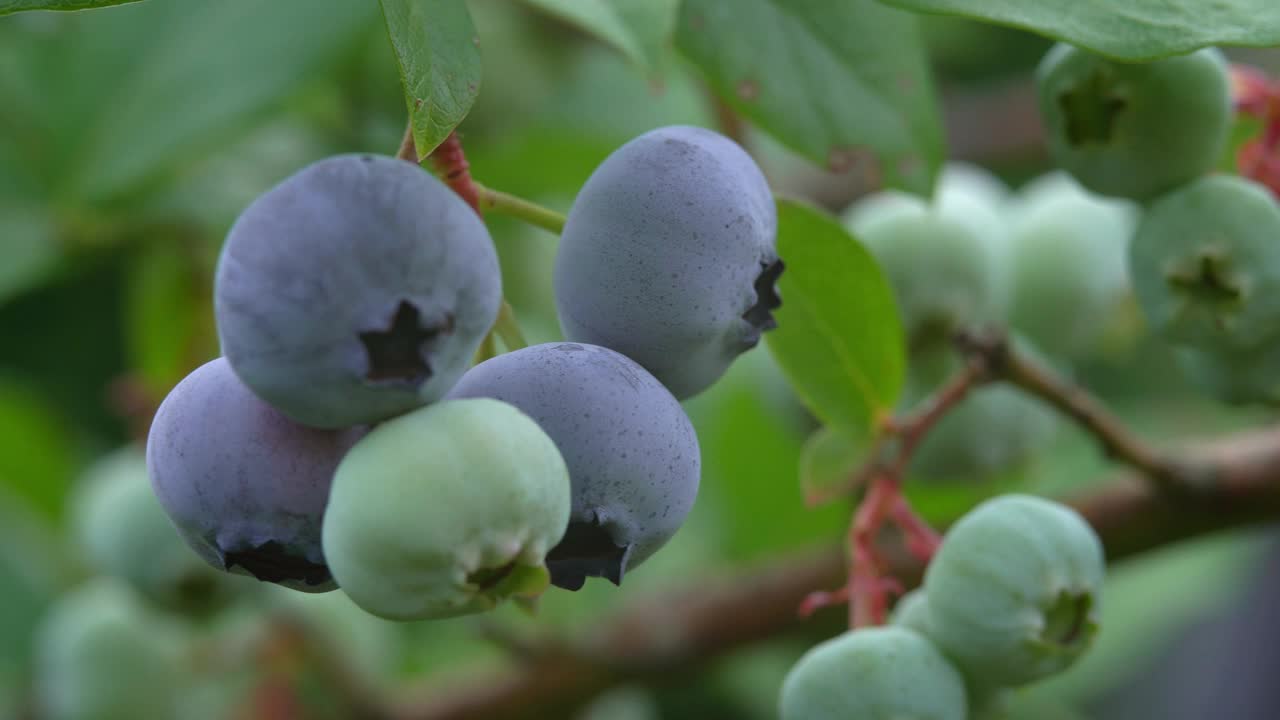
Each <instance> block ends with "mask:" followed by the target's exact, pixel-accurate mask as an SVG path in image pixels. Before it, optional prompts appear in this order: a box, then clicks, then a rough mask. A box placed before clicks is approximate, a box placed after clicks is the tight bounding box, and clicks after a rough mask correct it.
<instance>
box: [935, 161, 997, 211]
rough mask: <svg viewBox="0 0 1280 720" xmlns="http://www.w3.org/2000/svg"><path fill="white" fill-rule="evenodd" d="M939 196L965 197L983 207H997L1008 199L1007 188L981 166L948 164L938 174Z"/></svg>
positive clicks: (954, 162) (959, 163)
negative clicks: (955, 195) (954, 195)
mask: <svg viewBox="0 0 1280 720" xmlns="http://www.w3.org/2000/svg"><path fill="white" fill-rule="evenodd" d="M936 193H937V194H938V195H939V196H944V195H950V194H958V195H965V196H968V197H970V198H972V199H973V200H976V201H978V202H981V203H983V204H985V205H989V206H992V207H997V206H999V205H1001V204H1002V203H1004V201H1005V200H1007V199H1008V198H1009V186H1008V185H1006V184H1005V182H1004V181H1003V180H1001V179H1000V178H999V177H997V176H996V175H995V174H994V173H992V172H991V171H990V170H987V169H986V168H984V167H982V166H981V165H974V164H972V163H967V162H957V161H952V162H948V163H946V164H945V165H943V166H942V170H941V171H940V172H939V173H938V186H937V190H936Z"/></svg>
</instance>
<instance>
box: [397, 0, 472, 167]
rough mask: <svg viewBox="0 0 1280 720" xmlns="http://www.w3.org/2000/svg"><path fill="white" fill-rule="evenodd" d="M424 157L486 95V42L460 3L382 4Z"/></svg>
mask: <svg viewBox="0 0 1280 720" xmlns="http://www.w3.org/2000/svg"><path fill="white" fill-rule="evenodd" d="M380 1H381V3H382V14H383V16H384V17H386V20H387V35H388V36H389V37H390V39H391V48H392V50H393V51H394V52H395V56H396V63H397V64H398V65H399V66H400V80H401V82H402V83H403V85H404V97H405V102H406V104H407V105H408V108H409V118H410V120H411V122H412V124H413V139H414V142H415V143H417V149H418V157H419V158H424V157H426V156H427V155H428V154H429V153H430V152H431V151H432V150H434V149H435V148H436V146H437V145H439V144H440V143H441V142H442V141H443V140H444V139H445V138H446V137H448V136H449V133H451V132H453V129H454V128H455V127H457V126H458V123H460V122H462V119H463V118H464V117H466V116H467V112H469V111H470V110H471V106H472V105H473V104H474V103H475V101H476V95H478V94H479V92H480V75H481V65H480V46H479V44H480V39H479V37H478V36H477V35H476V28H475V25H473V24H472V22H471V15H470V13H468V12H467V6H466V3H463V2H459V1H458V0H380Z"/></svg>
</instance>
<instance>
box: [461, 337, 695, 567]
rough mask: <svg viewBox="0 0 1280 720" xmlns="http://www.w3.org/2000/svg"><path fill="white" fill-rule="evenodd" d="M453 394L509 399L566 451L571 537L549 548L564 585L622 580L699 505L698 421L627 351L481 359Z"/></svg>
mask: <svg viewBox="0 0 1280 720" xmlns="http://www.w3.org/2000/svg"><path fill="white" fill-rule="evenodd" d="M449 397H450V398H460V397H492V398H497V399H498V400H502V401H504V402H508V403H510V404H512V405H514V406H516V407H517V408H519V409H520V410H522V411H524V412H525V413H526V414H528V415H529V416H530V417H532V418H533V419H534V420H536V421H537V423H538V424H539V425H541V426H542V429H543V430H545V431H546V433H547V435H549V436H550V437H551V439H552V440H553V441H555V444H556V446H557V447H558V448H559V449H560V453H561V454H562V455H563V456H564V460H565V464H566V465H568V468H569V477H570V479H571V481H572V484H573V509H572V514H571V516H570V520H569V530H568V532H567V533H566V534H565V537H564V540H562V541H561V542H560V544H559V545H558V546H556V547H555V548H554V549H553V550H552V551H551V553H550V554H549V555H548V556H547V567H548V568H549V569H550V570H551V579H552V582H553V583H554V584H555V585H557V586H559V587H562V588H567V589H570V590H577V589H578V588H580V587H582V585H583V583H584V582H585V580H586V578H587V577H593V576H594V577H605V578H607V579H609V580H610V581H611V582H613V583H614V584H618V583H621V582H622V576H623V573H624V572H626V571H627V570H628V569H630V568H634V567H636V566H637V565H639V564H640V563H641V562H643V561H644V560H645V559H646V558H648V557H649V556H650V555H652V554H653V553H654V552H656V551H657V550H658V548H660V547H662V545H663V544H664V543H666V542H667V541H668V540H669V539H671V537H672V536H673V535H675V533H676V531H677V530H679V529H680V526H681V525H682V524H683V523H684V519H685V516H686V515H688V513H689V510H690V508H692V507H693V501H694V498H695V497H696V496H697V493H698V479H699V475H700V468H701V466H700V462H701V458H700V456H699V452H698V438H697V435H695V434H694V430H693V425H692V424H691V423H690V422H689V418H688V416H687V415H685V412H684V409H683V408H681V407H680V403H679V402H678V401H677V400H676V399H675V397H673V396H672V395H671V393H670V392H668V391H667V389H666V388H665V387H663V385H662V384H661V383H659V382H658V381H657V379H655V378H654V377H653V376H652V375H650V374H649V373H648V372H647V371H646V370H645V369H644V368H642V367H640V366H639V365H638V364H636V363H635V362H633V361H632V360H630V359H628V358H627V357H625V356H624V355H621V354H619V353H616V352H613V351H612V350H609V349H607V348H602V347H598V346H594V345H586V344H581V343H547V344H544V345H534V346H532V347H528V348H524V349H523V350H517V351H515V352H511V353H507V354H505V355H499V356H498V357H495V358H493V359H491V360H487V361H485V362H483V363H480V364H479V365H477V366H475V367H474V368H472V369H471V370H469V371H468V372H467V374H466V375H463V376H462V380H460V381H459V382H458V385H457V386H456V387H455V388H454V389H453V390H452V391H451V392H450V394H449Z"/></svg>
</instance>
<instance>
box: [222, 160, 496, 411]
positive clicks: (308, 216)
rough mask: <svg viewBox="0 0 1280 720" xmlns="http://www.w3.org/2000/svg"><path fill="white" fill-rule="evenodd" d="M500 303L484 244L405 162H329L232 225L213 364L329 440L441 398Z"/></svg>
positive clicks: (477, 225) (451, 202)
mask: <svg viewBox="0 0 1280 720" xmlns="http://www.w3.org/2000/svg"><path fill="white" fill-rule="evenodd" d="M501 297H502V288H501V276H500V273H499V270H498V260H497V254H496V253H495V251H494V248H493V241H492V240H491V239H490V237H489V233H488V231H487V230H486V229H485V226H484V224H483V223H482V222H481V221H480V219H479V218H478V217H477V216H476V214H475V212H473V211H472V210H471V208H469V207H468V206H467V204H466V203H465V202H463V201H462V200H461V199H460V198H459V197H458V196H457V195H456V194H455V193H454V192H453V191H451V190H450V189H449V188H448V187H447V186H445V185H444V184H443V183H442V182H440V181H439V180H437V179H436V178H435V177H433V176H432V175H431V174H430V173H428V172H426V171H424V170H423V169H421V168H419V167H418V166H416V165H414V164H412V163H407V162H404V161H401V160H396V159H393V158H388V157H378V156H371V155H339V156H335V157H331V158H329V159H327V160H322V161H320V162H318V163H315V164H313V165H310V166H308V167H306V168H304V169H303V170H301V171H299V172H298V173H296V174H294V175H293V176H291V177H289V178H288V179H286V180H284V181H283V182H282V183H280V184H279V185H277V186H276V187H274V188H272V189H271V190H269V191H268V192H266V193H265V194H263V195H262V196H260V197H259V198H258V199H257V200H255V201H254V202H253V203H252V204H251V205H250V206H249V207H248V208H247V209H246V210H245V211H244V213H243V214H241V216H240V218H239V219H238V220H237V221H236V223H235V225H234V226H233V227H232V228H231V232H230V234H229V235H228V236H227V241H226V244H225V245H224V246H223V249H222V256H221V258H220V260H219V263H218V271H217V277H216V286H215V312H216V315H217V321H218V333H219V337H220V338H221V340H222V349H223V352H224V354H225V355H226V357H227V360H228V361H229V362H230V363H231V366H232V367H233V368H234V369H235V371H236V374H237V375H239V376H240V378H241V379H242V380H244V382H245V383H246V384H247V385H248V386H249V387H250V388H252V389H253V391H254V392H255V393H257V394H258V395H259V396H260V397H262V398H263V399H264V400H266V401H267V402H269V403H271V404H272V405H274V406H275V407H276V408H277V409H279V410H280V411H281V412H283V413H284V414H286V415H288V416H289V417H291V418H293V419H294V420H296V421H297V422H300V423H303V424H306V425H312V426H315V427H322V428H333V427H346V426H351V425H358V424H363V423H370V422H375V421H379V420H385V419H387V418H389V417H392V416H395V415H398V414H401V413H403V412H405V411H408V410H410V409H412V408H414V407H417V406H419V405H422V404H424V403H427V402H430V401H433V400H436V399H438V398H439V397H440V396H442V395H443V394H444V393H445V391H446V390H448V388H449V387H450V386H451V385H452V384H453V383H454V381H456V380H457V378H458V376H460V375H461V374H462V372H463V371H464V370H466V368H467V366H468V365H469V363H470V361H471V358H472V356H473V355H474V353H475V351H476V349H477V348H478V347H479V344H480V341H481V340H482V339H483V337H484V335H485V334H486V333H487V332H488V330H489V328H490V327H491V326H492V324H493V321H494V319H495V318H496V317H497V312H498V306H499V304H500V302H501Z"/></svg>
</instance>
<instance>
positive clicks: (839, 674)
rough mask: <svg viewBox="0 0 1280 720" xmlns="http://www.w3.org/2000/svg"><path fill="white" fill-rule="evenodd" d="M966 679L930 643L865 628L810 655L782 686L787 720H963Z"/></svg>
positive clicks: (897, 630)
mask: <svg viewBox="0 0 1280 720" xmlns="http://www.w3.org/2000/svg"><path fill="white" fill-rule="evenodd" d="M966 705H967V699H966V696H965V686H964V679H963V678H962V677H961V675H960V673H959V671H957V670H956V669H955V668H954V667H953V666H952V665H951V663H950V662H948V661H947V659H946V658H945V657H943V655H942V653H940V652H938V649H937V648H936V647H934V645H933V643H931V642H930V641H929V640H928V639H926V638H925V637H924V636H923V635H920V634H919V633H917V632H915V631H914V630H911V629H908V628H905V627H898V626H886V627H874V628H863V629H859V630H854V631H851V632H846V633H844V634H843V635H840V636H838V637H835V638H832V639H831V640H828V641H826V642H824V643H822V644H820V645H818V646H816V647H814V648H813V649H811V650H810V651H809V652H807V653H805V655H804V657H802V658H800V661H799V662H797V663H796V664H795V666H794V667H793V668H792V669H791V672H789V673H788V674H787V677H786V680H784V681H783V683H782V696H781V699H780V702H779V706H780V712H779V715H780V716H781V718H782V720H854V719H856V720H903V719H905V718H919V719H920V720H924V719H925V718H928V720H964V719H965V717H967V709H966Z"/></svg>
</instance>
